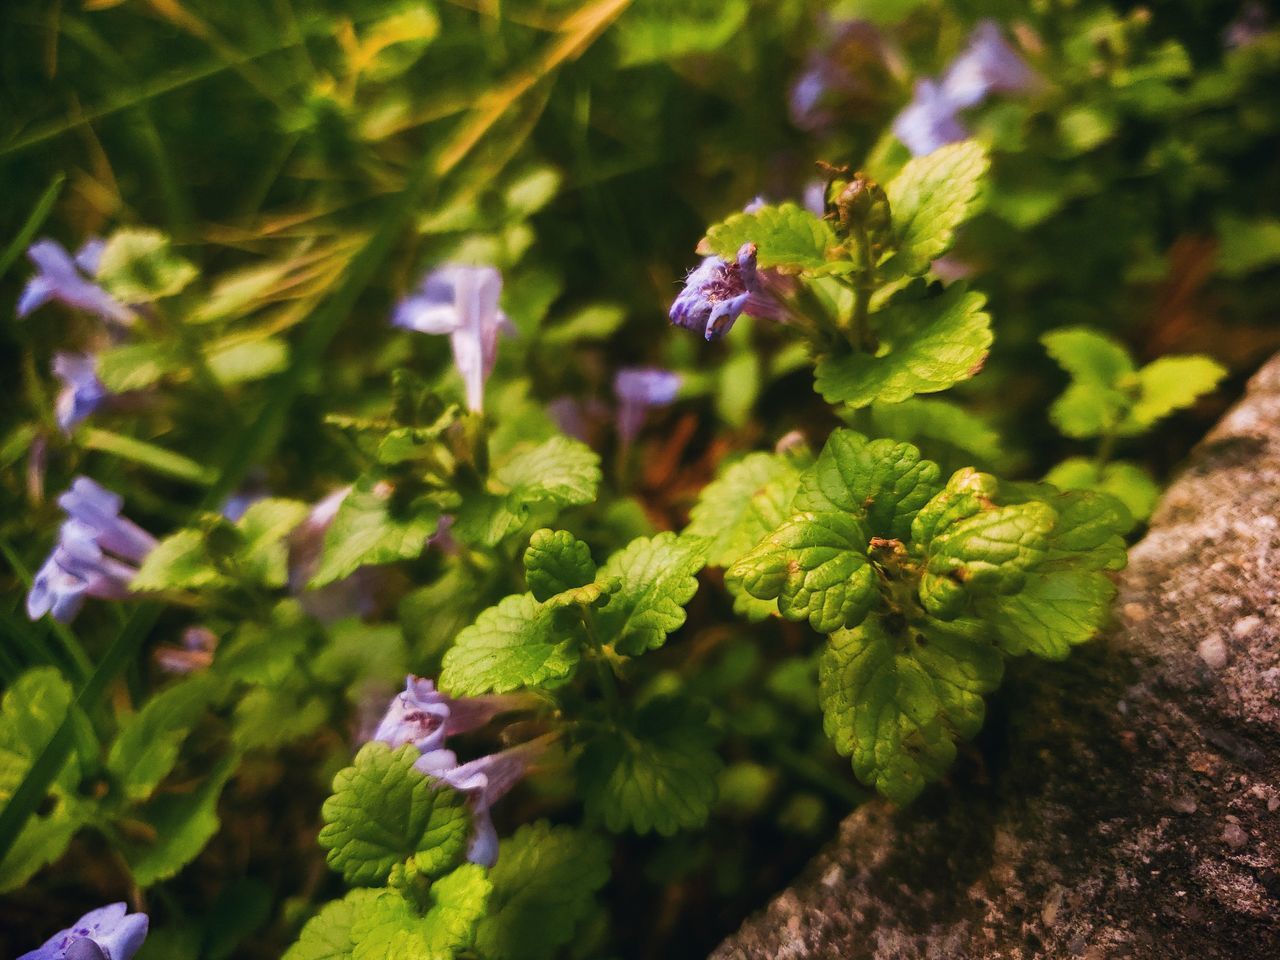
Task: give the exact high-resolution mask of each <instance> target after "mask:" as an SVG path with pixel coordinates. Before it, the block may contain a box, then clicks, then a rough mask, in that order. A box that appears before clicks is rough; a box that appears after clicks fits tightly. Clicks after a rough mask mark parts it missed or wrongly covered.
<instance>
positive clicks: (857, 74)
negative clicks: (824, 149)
mask: <svg viewBox="0 0 1280 960" xmlns="http://www.w3.org/2000/svg"><path fill="white" fill-rule="evenodd" d="M819 33H820V36H821V37H822V40H821V42H820V44H819V45H818V46H817V47H816V48H815V49H814V50H813V51H812V52H811V53H810V54H809V56H808V57H807V58H806V59H805V64H804V69H803V70H802V71H801V72H800V74H799V76H797V77H796V79H795V82H794V83H792V85H791V90H790V93H789V95H788V98H787V106H788V108H789V113H790V116H791V122H792V123H793V124H795V126H797V127H799V128H800V129H801V130H820V129H822V128H823V127H826V126H829V125H830V124H832V123H833V122H835V121H836V120H837V119H838V118H839V117H840V116H844V115H848V114H850V113H854V112H856V111H857V109H858V106H859V104H860V103H861V102H865V101H872V100H874V99H875V97H876V91H877V89H878V88H879V87H881V86H883V79H882V78H883V75H884V68H885V64H886V61H887V60H889V59H890V56H891V55H890V52H889V50H888V48H887V46H886V43H885V40H884V37H883V35H882V34H881V33H880V31H879V30H878V29H877V28H876V27H875V26H874V25H872V24H870V23H868V22H866V21H863V20H840V19H831V18H825V17H824V18H823V22H821V23H820V24H819Z"/></svg>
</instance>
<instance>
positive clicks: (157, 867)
mask: <svg viewBox="0 0 1280 960" xmlns="http://www.w3.org/2000/svg"><path fill="white" fill-rule="evenodd" d="M239 762H240V758H239V757H238V756H237V755H236V754H235V753H228V754H227V755H226V756H224V757H223V758H222V759H221V760H219V761H218V763H217V765H216V766H215V767H214V768H213V770H212V771H210V773H209V776H208V778H207V779H206V780H204V781H203V782H202V783H201V784H200V785H199V786H197V787H196V788H195V789H194V790H191V791H190V792H188V793H176V792H175V793H166V794H161V795H158V796H157V797H155V798H154V799H152V801H151V802H150V803H149V804H147V806H145V807H144V808H142V810H141V812H140V813H139V818H140V819H141V820H142V821H143V822H145V823H146V824H147V825H148V826H149V827H150V829H151V832H152V833H153V834H154V837H155V839H154V840H153V841H151V842H150V843H136V844H129V845H128V846H127V847H126V849H125V851H124V854H125V859H126V860H127V861H128V862H129V869H130V870H131V871H132V873H133V878H134V880H135V881H137V883H138V884H139V885H140V886H142V887H149V886H151V885H152V884H154V883H158V882H159V881H161V880H167V879H169V878H170V877H172V876H174V875H175V874H177V872H178V871H179V870H181V869H182V868H183V867H185V866H186V865H187V864H188V863H190V862H191V861H192V860H194V859H195V858H196V857H197V856H199V854H200V851H201V850H203V849H204V848H205V845H206V844H208V842H209V841H210V840H212V839H213V835H214V834H215V833H217V832H218V827H219V821H218V797H219V796H221V794H222V788H223V787H224V786H225V785H226V783H227V780H229V779H230V777H231V775H232V774H233V773H235V770H236V766H237V765H238V764H239Z"/></svg>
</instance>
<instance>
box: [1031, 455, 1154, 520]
mask: <svg viewBox="0 0 1280 960" xmlns="http://www.w3.org/2000/svg"><path fill="white" fill-rule="evenodd" d="M1044 479H1045V481H1046V482H1047V483H1051V484H1053V485H1054V486H1055V487H1059V488H1061V489H1063V490H1096V491H1098V492H1100V493H1106V494H1110V495H1111V496H1113V497H1115V498H1116V499H1117V500H1119V501H1120V502H1121V503H1123V504H1124V505H1125V507H1126V508H1127V509H1128V511H1129V513H1130V514H1132V515H1133V518H1134V520H1135V521H1139V522H1141V521H1145V520H1146V519H1147V518H1148V517H1150V516H1151V512H1152V511H1153V510H1154V509H1155V506H1156V501H1157V500H1159V499H1160V485H1159V484H1158V483H1156V482H1155V480H1154V479H1152V477H1151V474H1149V473H1147V471H1146V470H1145V469H1144V468H1143V467H1140V466H1138V465H1137V464H1134V463H1127V462H1125V461H1115V462H1112V463H1107V464H1104V465H1103V467H1102V469H1101V470H1099V469H1098V466H1097V464H1096V463H1095V462H1094V461H1092V460H1090V459H1088V458H1087V457H1070V458H1069V459H1066V460H1063V461H1062V462H1061V463H1060V464H1058V465H1057V466H1056V467H1054V468H1053V469H1052V470H1050V471H1049V472H1048V473H1047V474H1045V478H1044Z"/></svg>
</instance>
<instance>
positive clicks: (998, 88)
mask: <svg viewBox="0 0 1280 960" xmlns="http://www.w3.org/2000/svg"><path fill="white" fill-rule="evenodd" d="M1038 83H1039V77H1038V76H1037V75H1036V73H1035V71H1033V70H1032V69H1031V68H1030V67H1029V66H1027V64H1026V62H1025V61H1024V60H1023V59H1022V58H1021V57H1020V56H1018V53H1017V51H1015V50H1014V49H1013V47H1011V46H1010V45H1009V43H1008V41H1006V40H1005V39H1004V36H1003V35H1002V34H1001V33H1000V27H999V26H998V25H997V24H996V22H995V21H994V20H983V21H982V22H981V23H979V24H978V25H977V26H976V27H975V28H974V30H973V33H972V34H970V36H969V43H968V44H967V45H966V47H965V49H964V50H963V51H962V52H961V53H960V55H959V56H958V57H956V59H955V60H954V61H952V63H951V66H950V67H948V68H947V70H946V72H945V73H943V75H942V77H941V79H939V80H929V79H922V80H920V81H918V82H917V83H916V87H915V95H914V96H913V97H912V100H911V102H910V103H909V104H907V106H906V107H904V108H903V110H902V112H901V113H899V114H898V116H897V117H896V118H895V119H894V121H893V132H894V133H895V134H897V137H898V139H899V140H901V141H902V142H903V143H904V144H906V146H907V149H909V150H910V151H911V152H912V154H914V155H915V156H917V157H920V156H924V155H925V154H929V153H932V152H933V151H934V150H937V149H938V148H939V147H941V146H944V145H945V144H948V143H955V142H956V141H959V140H964V139H966V138H967V137H968V136H969V132H968V130H966V129H965V126H964V124H963V123H961V121H960V111H962V110H966V109H968V108H970V107H975V106H977V105H978V104H979V103H981V102H982V101H983V100H985V99H986V98H987V97H988V96H989V95H990V94H992V93H1011V94H1013V93H1023V92H1026V91H1029V90H1031V89H1034V88H1035V87H1036V85H1037V84H1038Z"/></svg>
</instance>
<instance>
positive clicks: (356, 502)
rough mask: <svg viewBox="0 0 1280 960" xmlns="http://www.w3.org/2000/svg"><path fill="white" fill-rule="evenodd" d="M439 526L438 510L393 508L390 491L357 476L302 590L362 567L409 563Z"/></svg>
mask: <svg viewBox="0 0 1280 960" xmlns="http://www.w3.org/2000/svg"><path fill="white" fill-rule="evenodd" d="M439 523H440V508H439V507H438V506H436V505H435V504H434V503H431V502H430V501H427V500H422V499H419V500H417V501H415V502H414V503H412V504H409V505H407V506H406V507H405V508H404V512H403V513H401V512H399V511H398V510H396V509H395V505H394V504H393V498H392V492H391V490H390V489H389V488H388V487H386V486H383V485H380V484H379V483H378V482H377V481H376V480H374V479H373V478H372V477H368V476H365V477H361V478H360V479H359V480H358V481H357V482H356V485H355V486H354V487H352V489H351V492H350V493H348V494H347V496H346V498H345V499H344V500H343V501H342V504H341V506H339V507H338V513H337V515H336V516H335V517H334V518H333V523H331V524H330V525H329V529H328V530H326V531H325V535H324V552H323V553H322V554H321V558H320V569H319V570H317V571H316V575H315V576H314V577H312V578H311V582H310V583H309V584H308V585H307V586H308V587H309V588H310V589H312V590H314V589H316V588H318V587H323V586H324V585H325V584H329V583H333V582H334V581H335V580H341V579H342V578H343V577H348V576H350V575H351V574H353V573H355V571H356V570H357V569H359V568H360V567H363V566H374V565H378V564H383V563H394V562H396V561H397V560H412V559H413V558H414V557H417V556H418V555H420V554H421V553H422V551H423V550H425V549H426V546H427V538H428V537H430V536H431V535H432V534H434V533H435V532H436V527H437V525H438V524H439Z"/></svg>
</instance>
